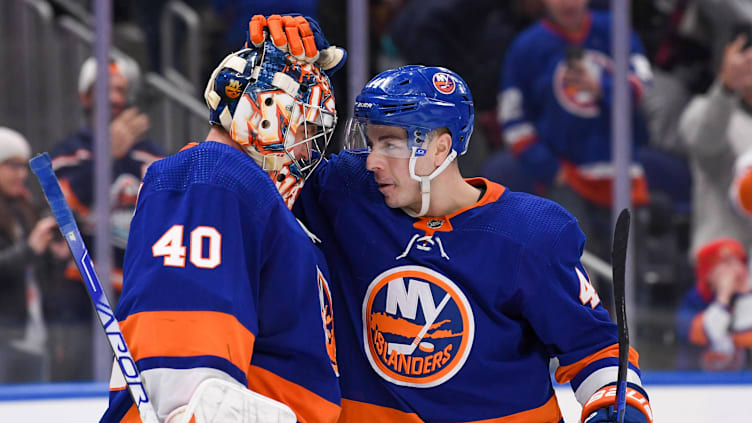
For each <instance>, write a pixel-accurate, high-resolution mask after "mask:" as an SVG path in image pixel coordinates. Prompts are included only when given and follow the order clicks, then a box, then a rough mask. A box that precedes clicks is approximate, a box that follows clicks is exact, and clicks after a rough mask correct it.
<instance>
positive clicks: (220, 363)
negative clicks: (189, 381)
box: [138, 355, 248, 386]
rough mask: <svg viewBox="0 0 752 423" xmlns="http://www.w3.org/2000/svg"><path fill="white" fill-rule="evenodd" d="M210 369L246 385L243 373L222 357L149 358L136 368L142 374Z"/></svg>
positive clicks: (142, 360) (246, 379) (139, 363)
mask: <svg viewBox="0 0 752 423" xmlns="http://www.w3.org/2000/svg"><path fill="white" fill-rule="evenodd" d="M203 367H206V368H210V369H216V370H220V371H222V372H224V373H226V374H228V375H229V376H231V377H232V378H233V379H235V380H236V381H238V382H239V383H240V384H242V385H243V386H245V385H247V384H248V378H247V377H246V374H245V372H244V371H242V370H241V369H239V368H238V367H236V366H235V365H234V364H233V363H231V362H230V361H228V360H227V359H225V358H222V357H215V356H211V355H204V356H193V357H149V358H143V359H141V360H139V361H138V368H139V369H141V371H142V372H145V371H147V370H152V369H177V370H183V369H197V368H203Z"/></svg>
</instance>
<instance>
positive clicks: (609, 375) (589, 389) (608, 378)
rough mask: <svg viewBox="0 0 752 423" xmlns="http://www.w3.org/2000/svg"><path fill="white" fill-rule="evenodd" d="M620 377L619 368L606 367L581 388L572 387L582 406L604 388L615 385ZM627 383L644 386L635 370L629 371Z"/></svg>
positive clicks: (585, 381)
mask: <svg viewBox="0 0 752 423" xmlns="http://www.w3.org/2000/svg"><path fill="white" fill-rule="evenodd" d="M618 377H619V367H618V366H611V367H604V368H602V369H599V370H596V371H594V372H593V373H591V374H590V375H589V376H588V377H587V378H585V380H583V381H582V383H581V384H579V386H577V387H575V386H572V389H574V396H575V398H577V401H578V402H579V403H580V404H585V403H586V402H587V401H588V400H589V399H590V397H591V396H593V394H594V393H595V392H596V391H598V390H599V389H601V388H602V387H604V386H606V385H608V384H610V383H615V382H616V380H617V379H618ZM627 382H630V383H633V384H635V385H637V386H642V380H641V379H640V376H639V375H638V374H637V372H635V371H634V370H633V369H631V368H630V369H627Z"/></svg>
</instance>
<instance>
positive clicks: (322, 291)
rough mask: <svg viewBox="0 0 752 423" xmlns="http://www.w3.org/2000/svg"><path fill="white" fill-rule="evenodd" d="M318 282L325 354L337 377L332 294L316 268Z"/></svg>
mask: <svg viewBox="0 0 752 423" xmlns="http://www.w3.org/2000/svg"><path fill="white" fill-rule="evenodd" d="M316 272H317V273H318V277H317V279H318V282H319V304H320V305H321V320H322V322H323V323H324V341H325V342H326V352H327V354H329V361H330V362H331V364H332V368H333V369H334V374H336V375H337V376H339V368H338V367H337V342H336V340H335V338H334V316H333V314H332V293H331V291H330V290H329V283H328V282H327V281H326V278H325V277H324V275H323V273H321V270H319V268H318V266H317V267H316Z"/></svg>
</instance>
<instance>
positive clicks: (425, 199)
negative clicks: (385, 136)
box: [402, 147, 457, 217]
mask: <svg viewBox="0 0 752 423" xmlns="http://www.w3.org/2000/svg"><path fill="white" fill-rule="evenodd" d="M425 155H426V150H425V149H424V148H420V147H413V153H412V154H411V155H410V164H409V168H410V177H411V178H412V179H414V180H416V181H418V182H420V199H421V206H420V211H419V212H418V213H415V212H414V211H412V210H410V209H408V208H407V207H403V208H402V210H404V212H405V213H407V215H408V216H410V217H421V216H424V215H425V214H426V213H427V212H428V207H429V206H430V204H431V179H433V178H435V177H437V176H439V174H440V173H441V172H443V171H444V169H446V168H447V166H449V163H451V162H452V160H454V159H455V158H456V157H457V152H456V151H455V150H452V152H451V153H450V154H449V156H447V158H446V159H444V162H442V163H441V165H440V166H439V167H437V168H436V169H434V171H433V172H431V174H430V175H428V176H418V175H416V174H415V163H416V162H417V160H418V157H422V156H425Z"/></svg>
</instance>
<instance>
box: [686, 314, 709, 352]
mask: <svg viewBox="0 0 752 423" xmlns="http://www.w3.org/2000/svg"><path fill="white" fill-rule="evenodd" d="M704 314H705V312H702V313H700V314H698V315H697V316H695V318H694V319H692V323H691V324H690V326H689V342H691V343H693V344H695V345H702V346H705V345H708V337H707V336H706V335H705V326H703V324H702V317H703V315H704Z"/></svg>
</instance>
